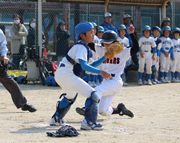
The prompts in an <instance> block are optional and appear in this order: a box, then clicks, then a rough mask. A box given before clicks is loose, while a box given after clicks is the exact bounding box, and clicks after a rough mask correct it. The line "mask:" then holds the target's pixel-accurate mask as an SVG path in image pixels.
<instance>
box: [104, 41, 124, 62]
mask: <svg viewBox="0 0 180 143" xmlns="http://www.w3.org/2000/svg"><path fill="white" fill-rule="evenodd" d="M123 49H124V46H123V45H122V44H121V43H119V42H115V43H113V44H112V45H111V46H110V47H109V48H108V50H107V52H106V53H105V55H104V57H105V58H108V59H113V58H114V57H115V55H116V54H119V53H121V52H122V51H123Z"/></svg>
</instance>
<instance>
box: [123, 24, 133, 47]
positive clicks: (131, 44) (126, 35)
mask: <svg viewBox="0 0 180 143" xmlns="http://www.w3.org/2000/svg"><path fill="white" fill-rule="evenodd" d="M124 25H125V26H126V31H127V32H126V34H125V37H127V38H128V39H129V46H130V47H132V46H133V42H132V40H131V37H130V35H129V33H128V28H129V26H130V25H126V24H124Z"/></svg>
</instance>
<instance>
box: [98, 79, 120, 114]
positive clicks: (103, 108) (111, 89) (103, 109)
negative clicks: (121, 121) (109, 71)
mask: <svg viewBox="0 0 180 143" xmlns="http://www.w3.org/2000/svg"><path fill="white" fill-rule="evenodd" d="M122 85H123V82H122V79H120V77H119V76H118V77H113V79H111V80H108V81H105V80H104V82H103V83H102V84H100V85H99V86H97V87H95V90H96V91H97V93H98V95H99V96H100V102H99V113H100V114H102V115H104V116H109V115H111V114H112V112H113V109H112V107H111V103H112V100H113V97H114V95H116V94H117V93H119V92H120V91H121V89H122Z"/></svg>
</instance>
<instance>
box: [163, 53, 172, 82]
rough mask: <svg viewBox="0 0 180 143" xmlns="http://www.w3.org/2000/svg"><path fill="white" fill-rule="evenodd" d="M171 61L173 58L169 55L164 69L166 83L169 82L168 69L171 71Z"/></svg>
mask: <svg viewBox="0 0 180 143" xmlns="http://www.w3.org/2000/svg"><path fill="white" fill-rule="evenodd" d="M170 63H171V59H170V56H169V57H167V58H166V66H165V71H164V79H165V81H166V83H169V80H168V71H169V67H170Z"/></svg>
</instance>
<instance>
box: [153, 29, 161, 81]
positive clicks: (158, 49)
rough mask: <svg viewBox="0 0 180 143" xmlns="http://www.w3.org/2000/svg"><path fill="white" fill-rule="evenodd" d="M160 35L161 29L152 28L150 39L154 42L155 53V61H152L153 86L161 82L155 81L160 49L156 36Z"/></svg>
mask: <svg viewBox="0 0 180 143" xmlns="http://www.w3.org/2000/svg"><path fill="white" fill-rule="evenodd" d="M160 33H161V28H159V27H158V26H155V27H153V28H152V37H153V38H154V41H155V42H156V46H157V48H156V53H155V60H153V61H152V83H153V84H160V83H161V82H160V81H158V80H157V73H158V69H159V59H160V54H161V52H160V50H161V47H162V44H161V39H160V38H158V36H159V35H160Z"/></svg>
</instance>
